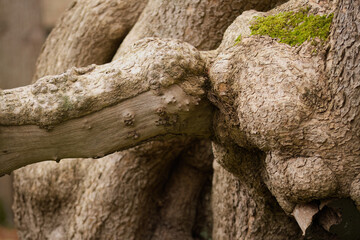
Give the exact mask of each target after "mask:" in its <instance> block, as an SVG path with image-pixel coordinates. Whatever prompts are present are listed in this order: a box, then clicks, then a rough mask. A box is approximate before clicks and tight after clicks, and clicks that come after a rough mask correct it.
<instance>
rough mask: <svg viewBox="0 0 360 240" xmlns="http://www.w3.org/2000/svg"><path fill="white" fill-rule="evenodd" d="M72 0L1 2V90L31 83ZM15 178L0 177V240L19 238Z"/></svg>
mask: <svg viewBox="0 0 360 240" xmlns="http://www.w3.org/2000/svg"><path fill="white" fill-rule="evenodd" d="M72 1H73V0H0V88H1V89H8V88H15V87H20V86H24V85H27V84H30V83H31V79H32V75H33V73H34V69H35V64H36V59H37V56H38V54H39V53H40V50H41V46H42V44H43V43H44V41H45V38H46V36H47V35H48V34H49V33H50V31H51V29H52V28H53V27H54V25H55V24H56V21H57V20H58V18H59V17H60V16H61V13H62V12H63V11H65V10H66V9H67V7H69V6H70V4H71V2H72ZM12 193H13V190H12V177H11V176H7V175H6V176H3V177H0V240H12V239H17V236H16V231H15V229H14V222H13V215H12V211H11V205H12Z"/></svg>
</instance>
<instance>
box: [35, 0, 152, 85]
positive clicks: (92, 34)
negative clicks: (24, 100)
mask: <svg viewBox="0 0 360 240" xmlns="http://www.w3.org/2000/svg"><path fill="white" fill-rule="evenodd" d="M146 3H147V1H127V0H121V1H113V0H105V1H104V0H95V1H94V0H92V1H88V0H77V1H74V2H73V3H72V5H71V6H70V8H69V9H68V10H67V11H66V12H65V14H64V15H63V16H62V19H61V20H60V21H59V22H58V24H57V25H56V27H55V28H54V29H53V31H52V32H51V33H50V36H49V37H48V38H47V41H46V43H45V45H44V47H43V49H42V52H41V54H40V57H39V58H38V62H37V68H36V73H35V75H34V78H33V80H34V81H36V80H37V79H39V78H40V77H43V76H45V75H49V74H60V73H63V72H65V71H66V70H67V69H68V68H70V67H84V66H87V65H90V64H103V63H106V62H109V61H110V60H111V58H112V57H113V55H114V53H115V52H116V49H117V48H118V47H119V44H120V43H121V41H122V39H123V38H124V37H125V36H126V34H127V33H128V32H129V31H130V29H131V27H132V26H133V25H134V24H135V22H136V20H137V18H138V16H139V15H140V13H141V11H142V10H143V8H144V7H145V5H146ZM64 49H66V50H64Z"/></svg>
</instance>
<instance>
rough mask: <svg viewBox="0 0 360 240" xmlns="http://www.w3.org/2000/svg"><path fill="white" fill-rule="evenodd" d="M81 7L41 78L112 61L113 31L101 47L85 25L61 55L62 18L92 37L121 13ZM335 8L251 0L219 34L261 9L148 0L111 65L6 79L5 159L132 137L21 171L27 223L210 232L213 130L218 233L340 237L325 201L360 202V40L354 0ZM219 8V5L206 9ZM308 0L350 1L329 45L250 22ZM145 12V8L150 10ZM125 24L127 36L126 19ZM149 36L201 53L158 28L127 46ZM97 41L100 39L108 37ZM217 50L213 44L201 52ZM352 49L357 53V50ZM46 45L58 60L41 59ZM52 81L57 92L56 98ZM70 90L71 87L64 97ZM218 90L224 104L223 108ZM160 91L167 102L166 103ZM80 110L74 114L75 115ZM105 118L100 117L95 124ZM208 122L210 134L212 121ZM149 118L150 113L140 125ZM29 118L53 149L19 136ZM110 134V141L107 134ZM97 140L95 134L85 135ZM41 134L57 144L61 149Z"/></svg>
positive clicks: (65, 230) (91, 233) (156, 234)
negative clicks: (291, 38) (11, 84)
mask: <svg viewBox="0 0 360 240" xmlns="http://www.w3.org/2000/svg"><path fill="white" fill-rule="evenodd" d="M93 2H94V3H95V2H97V1H95V0H94V1H93ZM275 3H276V2H266V1H261V2H259V4H257V6H261V7H262V8H263V9H271V8H272V7H273V5H274V4H275ZM81 4H84V3H83V2H82V1H78V2H77V3H76V5H75V6H74V7H73V8H72V9H70V10H69V12H68V13H67V14H66V15H65V16H67V17H64V18H63V20H62V22H61V23H60V24H59V25H58V27H57V28H56V29H55V31H54V33H53V35H51V36H50V37H49V39H48V41H47V43H46V45H45V47H44V50H43V53H42V55H41V56H40V58H39V62H38V75H37V76H43V75H45V74H57V73H59V72H58V71H60V72H61V71H64V70H65V69H67V68H70V67H72V66H77V67H79V66H83V65H87V64H89V63H94V62H95V63H99V62H97V61H100V62H101V61H102V62H106V61H107V60H109V59H110V58H112V57H113V56H112V55H114V53H115V52H114V48H113V46H114V44H115V43H114V42H112V43H111V44H110V43H109V42H111V38H110V41H107V39H108V38H97V37H96V38H91V39H89V41H94V44H95V45H91V44H92V42H91V44H88V43H84V42H83V41H81V40H83V36H82V35H81V34H74V35H72V36H73V38H71V41H68V42H67V44H69V46H72V45H71V44H72V42H73V41H74V42H76V43H77V45H76V46H77V47H74V48H69V54H63V53H61V54H60V52H59V51H60V48H59V47H58V48H56V47H54V46H53V45H54V44H55V45H56V46H58V44H59V42H64V43H65V42H66V41H65V39H67V36H68V34H72V32H74V29H72V28H69V27H66V26H67V25H68V24H72V25H71V26H72V27H75V28H77V32H79V33H81V32H83V31H86V32H88V31H89V30H91V31H89V33H88V34H90V35H91V36H100V35H101V34H100V32H102V31H105V30H103V29H106V31H108V30H109V29H113V28H112V27H113V25H114V26H115V28H116V29H119V27H118V22H117V21H115V20H111V18H112V17H114V18H113V19H116V18H117V17H118V15H116V14H115V15H114V14H111V12H112V11H115V9H116V6H119V5H116V4H110V3H106V4H105V5H101V4H100V5H96V6H102V7H103V8H101V9H103V10H104V11H100V12H97V14H93V15H89V16H91V17H89V16H88V15H86V14H87V12H88V11H82V9H83V8H86V7H87V5H81ZM124 4H125V2H124ZM213 4H215V5H213ZM216 4H219V5H216ZM332 4H333V3H332V2H326V1H324V2H320V3H319V4H317V3H314V2H312V1H305V0H304V1H290V2H288V3H285V4H284V5H281V6H279V7H277V8H275V9H272V10H271V11H270V12H268V13H258V12H256V11H249V12H245V13H244V14H242V15H241V16H239V17H238V18H236V20H235V21H234V22H233V24H232V25H231V26H230V27H229V28H228V31H226V32H225V34H223V31H224V30H225V28H226V27H227V26H228V25H229V24H230V23H231V22H232V21H233V20H234V19H235V17H236V16H237V15H238V14H240V13H241V12H242V11H244V10H245V9H248V7H249V8H253V7H252V5H249V3H248V2H245V1H222V2H221V3H220V2H216V3H214V2H213V1H205V0H204V1H197V2H196V3H195V2H194V1H185V2H184V3H182V4H177V3H173V2H170V1H156V0H154V1H152V0H150V1H149V3H148V5H147V6H146V7H145V9H144V11H143V12H142V14H141V16H140V18H139V20H138V22H137V23H136V24H135V25H134V28H133V29H132V30H131V31H130V32H129V34H128V35H127V36H126V38H125V40H124V41H123V42H122V43H121V45H120V48H119V50H118V53H117V54H116V55H115V57H114V59H115V60H114V61H113V62H112V63H110V64H105V65H103V66H90V67H87V68H81V69H72V70H69V72H67V73H65V74H62V75H59V76H49V77H46V78H43V79H40V80H38V82H37V83H35V84H34V85H32V86H29V87H24V88H21V89H15V90H12V91H4V92H3V93H2V97H3V101H2V102H3V103H2V107H1V108H2V109H3V110H2V112H1V114H3V115H2V116H3V118H2V119H3V120H2V122H1V124H2V125H4V126H3V127H2V129H1V132H0V133H4V134H3V135H2V137H1V139H5V138H8V139H9V140H8V141H7V143H6V144H7V145H4V146H7V147H8V148H9V150H8V151H7V152H3V153H1V155H0V161H2V163H8V164H9V165H11V164H14V163H16V158H15V157H14V156H16V154H19V153H21V151H23V154H22V156H21V157H20V158H19V159H20V160H19V162H20V164H19V165H16V166H15V167H16V168H17V167H19V166H22V165H25V164H26V163H31V162H33V161H35V159H34V158H33V157H32V156H31V155H30V154H24V153H25V152H26V153H27V152H29V153H31V154H34V156H36V157H39V159H38V160H45V159H46V158H48V157H49V156H50V155H51V154H52V155H54V153H55V157H54V158H55V159H58V158H62V157H83V156H88V157H92V156H94V155H95V154H98V156H101V155H103V154H107V153H110V152H113V151H116V150H121V149H124V148H129V147H131V146H134V145H139V146H137V147H135V148H133V149H131V150H126V151H123V152H121V153H115V154H112V155H110V156H107V157H104V158H102V159H97V160H90V159H87V160H85V159H82V160H63V161H61V162H60V164H55V163H50V162H47V163H40V164H36V165H32V166H28V167H26V168H24V169H21V170H18V171H17V172H16V175H15V176H16V188H17V190H16V203H15V206H14V209H15V214H16V220H17V224H18V225H19V230H20V235H21V236H22V237H23V238H35V239H36V238H51V239H69V238H70V239H72V238H76V239H93V238H94V239H98V238H105V239H107V238H126V239H152V238H153V239H193V238H201V239H206V238H209V234H208V233H207V232H206V231H205V230H204V229H205V228H206V227H204V226H211V223H210V222H209V221H211V216H209V215H211V214H203V213H200V212H196V211H197V210H198V211H199V210H200V211H208V210H207V209H208V208H207V207H206V204H205V207H202V208H201V205H202V203H203V202H204V199H205V197H206V196H207V195H208V193H206V192H205V193H204V194H200V193H201V191H202V189H204V184H205V183H206V179H207V178H208V177H209V174H211V169H210V165H211V164H210V163H211V160H212V158H211V153H210V151H209V142H208V140H206V139H209V136H210V138H211V139H212V140H213V141H214V143H213V153H214V157H215V160H216V161H217V162H218V163H219V164H220V165H221V166H222V167H224V168H225V169H226V171H225V170H224V169H222V168H221V167H220V166H219V165H217V164H216V163H215V165H214V170H215V175H214V179H213V182H212V190H213V191H212V206H211V209H212V214H213V229H212V233H213V238H214V239H234V238H235V239H236V238H239V239H301V238H302V237H301V229H302V230H303V233H304V234H306V235H309V236H310V235H313V236H317V237H319V236H322V237H323V238H324V236H326V238H327V239H330V238H334V237H335V236H334V235H333V234H332V233H330V232H331V230H332V229H331V226H332V225H334V223H335V221H337V220H338V218H336V217H335V216H338V215H337V214H338V213H337V210H336V209H335V210H331V208H330V204H329V202H331V201H333V200H334V199H335V198H349V197H350V198H352V200H353V201H355V203H357V204H359V199H360V197H359V196H360V193H359V192H360V190H359V189H360V187H359V178H360V177H359V173H360V169H359V164H358V162H359V148H358V146H359V141H358V140H359V137H358V134H357V133H358V129H357V126H358V124H359V123H358V122H359V120H358V119H357V118H358V115H359V114H358V109H359V107H358V101H357V98H358V96H359V94H357V91H358V89H357V86H358V84H357V82H358V79H357V78H356V77H355V75H354V74H355V73H356V72H357V70H358V69H357V68H358V66H359V65H358V61H359V60H358V59H357V52H356V50H358V39H357V38H356V36H357V35H356V34H355V35H352V32H356V31H357V28H356V25H355V20H356V19H357V17H358V14H359V13H358V9H359V6H358V3H354V2H353V1H345V0H344V1H340V2H338V3H336V4H338V5H332ZM90 5H91V3H90V4H89V6H90ZM120 5H121V4H120ZM125 5H126V4H125ZM91 6H92V7H93V5H91ZM214 6H215V9H216V10H217V11H212V10H211V9H213V8H214ZM220 6H221V7H220ZM304 6H309V9H310V12H311V13H330V12H331V9H335V8H336V7H337V8H338V9H342V10H340V11H338V12H337V13H336V15H335V17H334V26H333V34H332V35H331V39H330V41H329V46H330V47H331V48H330V50H329V48H327V46H324V47H323V46H313V45H312V44H311V43H310V42H306V43H304V44H302V45H300V46H297V47H290V46H288V45H286V44H281V43H278V42H276V41H275V40H274V39H271V38H269V37H264V36H250V32H249V30H248V28H247V26H249V25H250V21H251V20H252V17H253V16H259V15H267V14H273V13H276V12H282V11H288V10H299V9H301V8H303V7H304ZM112 7H115V8H114V9H112ZM137 9H140V10H139V12H140V11H141V6H138V8H137ZM117 10H118V9H117ZM117 10H116V11H117ZM89 11H90V10H89ZM124 11H125V12H127V11H126V10H124ZM136 12H138V11H136ZM157 12H159V13H157ZM213 13H214V14H213ZM83 14H85V15H84V16H85V17H84V16H83ZM212 14H213V15H212ZM104 15H106V16H108V17H109V18H108V19H107V21H106V23H107V24H106V25H101V26H103V27H99V28H90V27H89V26H92V25H88V23H91V24H94V23H98V22H100V23H101V22H102V21H101V19H102V17H103V16H104ZM72 16H79V18H77V17H74V18H72ZM96 17H98V18H99V19H98V20H97V19H96ZM198 17H200V19H197V18H198ZM82 18H83V19H85V20H81V19H82ZM194 18H195V19H194ZM71 19H74V20H71ZM79 19H80V20H79ZM109 19H110V20H109ZM230 19H231V20H230ZM76 21H80V22H81V24H76ZM174 22H176V23H177V24H174ZM199 22H202V23H203V24H198V23H199ZM73 23H74V24H73ZM134 23H135V22H134ZM350 23H354V25H353V28H351V30H342V29H343V28H344V29H345V25H346V24H350ZM224 26H225V27H224ZM121 29H123V28H121ZM219 29H220V30H219ZM57 31H58V33H56V32H57ZM336 31H341V32H344V34H345V37H339V36H340V35H339V34H336ZM119 32H121V34H120V35H121V36H122V37H125V36H124V34H123V33H124V32H123V31H119ZM239 34H241V36H242V39H241V42H240V43H238V44H236V45H235V38H234V36H238V35H239ZM90 35H89V36H90ZM154 36H156V37H162V38H163V37H171V38H179V39H180V40H185V41H188V42H189V43H190V44H192V45H194V46H195V47H197V48H198V49H195V48H193V47H191V46H190V45H189V44H186V43H181V42H179V41H175V40H170V39H164V40H161V39H157V38H150V39H147V40H140V41H139V42H137V43H136V44H133V42H134V41H136V40H139V39H142V38H144V37H154ZM213 36H216V37H215V38H213ZM353 36H354V37H353ZM98 39H101V41H106V42H107V43H106V44H105V43H104V44H101V42H100V41H98ZM209 39H210V40H209ZM216 39H218V40H216ZM221 39H223V40H222V42H221V43H220V40H221ZM349 39H350V40H349ZM348 41H349V42H348ZM118 43H119V42H117V44H118ZM88 46H96V54H95V53H94V54H90V55H88V51H86V52H84V51H82V49H87V47H88ZM217 46H218V48H217V49H215V50H213V51H202V52H199V51H198V50H212V49H214V48H216V47H217ZM345 47H350V48H351V49H353V50H354V51H353V52H355V53H348V52H347V50H344V48H345ZM80 49H81V51H80ZM315 50H317V51H315ZM89 51H93V49H92V47H90V50H89ZM58 52H59V54H58ZM82 54H84V57H82ZM347 54H349V55H347ZM351 54H353V55H351ZM100 55H101V56H105V55H106V58H101V57H99V56H100ZM51 56H57V57H58V59H57V60H56V61H53V62H47V61H46V59H48V58H51ZM344 56H349V57H350V58H347V57H346V58H344ZM348 59H351V61H355V63H354V64H353V65H352V62H351V63H350V62H347V61H350V60H348ZM90 60H91V61H90ZM336 63H338V64H336ZM345 66H346V67H345ZM347 66H349V67H347ZM53 85H54V86H55V87H56V89H60V90H59V91H58V90H55V91H54V92H55V93H54V94H51V93H50V92H51V89H52V88H53V87H52V86H53ZM79 86H80V87H81V88H83V89H85V91H81V89H79ZM345 86H346V87H345ZM51 87H52V88H51ZM54 89H55V88H54ZM77 89H78V91H77ZM174 89H177V90H176V91H178V93H179V94H180V95H176V94H175V92H174V91H175V90H174ZM339 91H340V93H339ZM144 94H148V95H144ZM205 94H207V95H205ZM64 95H65V96H71V97H72V98H69V99H67V101H65V100H64V99H63V101H60V100H59V99H61V98H62V97H63V96H64ZM23 96H24V97H23ZM39 96H41V99H42V101H43V102H48V101H49V102H53V104H50V105H47V106H46V105H43V111H40V112H39V114H35V115H34V114H32V113H31V112H29V111H27V110H28V109H29V108H30V107H29V106H33V105H36V104H41V103H42V102H41V99H40V100H39ZM143 96H145V97H144V99H145V101H146V100H148V102H149V103H148V104H147V106H152V105H155V108H152V107H148V109H146V108H143V107H140V108H139V109H140V110H141V111H140V112H136V110H137V108H136V107H134V106H137V102H138V99H139V98H141V97H143ZM205 96H206V97H207V98H208V99H206V98H205ZM201 98H202V99H203V101H201V102H200V101H199V100H200V99H201ZM157 99H159V102H157V101H158V100H157ZM161 99H162V100H163V101H164V102H161V101H162V100H161ZM344 99H346V100H344ZM178 101H179V102H178ZM21 102H23V103H24V104H25V105H24V104H20V103H21ZM58 102H60V103H62V104H60V105H59V104H58V105H57V104H56V103H58ZM69 102H70V103H71V104H69ZM209 102H211V103H212V104H213V105H214V106H216V109H215V112H214V113H213V112H212V110H211V108H209V107H208V106H209ZM64 103H65V104H64ZM163 103H168V104H169V106H165V107H160V105H159V106H157V104H163ZM26 104H28V105H29V106H28V105H26ZM124 104H125V105H124ZM131 104H134V105H131ZM172 104H173V105H172ZM143 105H144V104H143V103H141V104H140V106H143ZM170 105H171V106H173V107H170ZM159 107H160V108H159ZM11 109H13V110H14V109H15V110H16V111H12V112H11ZM114 109H115V110H114ZM201 111H204V113H203V112H201ZM117 112H122V113H123V115H122V116H120V122H121V124H116V116H117V115H116V113H117ZM168 112H169V113H171V114H170V115H176V117H175V118H174V117H171V116H169V115H168ZM205 112H207V113H209V115H206V113H205ZM196 113H199V115H196ZM12 114H13V115H12ZM141 114H143V115H141ZM138 115H139V116H141V117H140V119H137V118H136V116H138ZM210 115H211V116H210ZM107 116H110V117H107ZM147 116H148V117H149V118H146V117H147ZM180 116H181V117H180ZM87 118H89V120H88V121H87V122H84V124H83V125H81V124H80V121H85V120H87ZM101 118H104V121H103V122H102V121H95V120H96V119H101ZM211 118H212V119H211ZM174 119H176V121H174ZM193 119H197V120H193ZM177 120H179V121H180V123H179V125H178V123H177ZM211 120H212V122H213V129H212V131H210V130H209V128H208V127H207V124H209V123H210V121H211ZM75 121H78V122H79V124H78V127H77V124H76V122H75ZM92 121H93V122H92ZM142 121H144V122H147V123H151V122H152V123H153V124H147V125H146V124H145V125H141V123H142ZM95 122H98V125H96V124H95ZM112 122H115V124H111V123H112ZM23 124H32V125H38V126H40V127H42V128H45V129H47V131H46V130H44V129H38V128H37V127H36V126H32V125H25V126H21V125H23ZM87 124H90V125H91V128H90V129H92V130H91V131H90V133H85V132H87V131H85V130H76V129H81V127H87V126H88V125H87ZM137 124H140V125H137ZM196 124H199V125H196ZM19 125H20V126H19ZM67 126H71V127H73V129H72V128H71V129H72V130H70V134H72V135H69V136H76V135H78V136H80V138H78V139H77V138H74V137H68V138H66V137H65V138H61V137H60V138H59V134H60V133H62V132H66V131H69V130H68V129H70V128H68V127H67ZM199 126H202V127H199ZM29 127H31V128H33V129H34V131H32V132H31V134H30V136H34V135H35V134H37V133H36V132H40V133H41V134H43V135H44V136H47V137H48V138H47V139H44V137H40V138H39V144H40V145H41V146H43V147H44V148H43V149H41V148H40V149H39V148H38V151H37V152H36V153H35V151H34V150H33V148H28V149H27V147H26V145H27V144H29V142H31V140H30V139H29V138H27V139H26V138H25V139H21V138H19V137H18V136H19V133H20V132H21V131H22V129H25V128H29ZM93 128H94V129H93ZM103 129H108V131H104V130H103ZM127 129H135V130H132V131H130V130H127ZM75 130H76V131H75ZM340 130H344V131H340ZM27 131H28V130H27ZM140 131H142V132H141V133H140V134H139V132H140ZM97 132H98V134H97V135H96V134H94V135H91V133H97ZM101 132H105V136H106V137H107V138H108V139H104V138H102V139H101V140H99V138H100V137H102V136H101V134H100V133H101ZM113 132H114V133H113ZM124 133H125V134H126V133H128V135H127V136H128V137H126V136H124ZM129 134H130V135H129ZM174 134H175V135H177V137H176V138H169V139H171V140H168V141H166V142H164V141H160V142H159V141H152V142H149V143H145V144H141V143H142V142H144V141H151V140H153V138H154V137H159V136H160V137H164V135H168V136H174ZM43 135H40V136H43ZM89 137H90V138H91V141H90V144H88V143H87V142H88V141H89V140H83V139H86V138H89ZM95 137H96V139H94V140H93V138H95ZM194 137H202V138H205V140H201V141H199V140H198V139H194ZM84 141H87V142H86V143H84ZM47 142H49V143H51V144H54V145H55V146H56V148H54V150H52V149H51V146H47V145H46V144H47ZM99 142H100V143H99ZM35 143H36V141H35ZM62 144H64V145H63V146H64V147H61V145H62ZM140 144H141V145H140ZM23 146H25V147H23ZM67 148H68V149H69V151H66V149H67ZM79 149H80V150H79ZM45 150H47V151H48V153H47V152H46V151H45ZM51 151H53V152H51ZM46 154H48V155H46ZM49 154H50V155H49ZM13 167H14V166H10V168H8V170H9V169H12V168H13ZM229 172H230V173H231V174H233V176H231V175H229ZM166 180H167V181H168V182H167V183H166V182H165V181H166ZM35 189H36V190H35ZM205 189H207V191H208V190H209V189H210V188H205ZM69 193H71V194H69ZM49 200H50V201H49ZM49 202H50V203H49ZM233 209H235V213H234V212H233ZM309 209H313V210H314V211H310V212H309V211H308V210H309ZM331 214H332V215H331ZM354 214H356V213H354ZM54 215H57V216H61V217H58V218H54V217H53V216H54ZM201 215H203V216H204V217H203V218H201V217H200V216H201ZM289 215H293V216H294V218H292V217H290V216H289ZM329 216H330V218H329ZM324 219H327V220H326V221H325V220H324ZM328 219H330V222H329V221H328ZM197 220H198V221H201V222H200V224H199V222H198V223H196V221H197ZM295 220H296V221H297V223H298V225H299V226H298V225H297V224H296V222H295ZM29 222H31V224H29ZM336 223H337V222H336ZM64 226H68V227H64ZM198 226H200V227H198ZM204 232H205V233H206V234H205V233H204Z"/></svg>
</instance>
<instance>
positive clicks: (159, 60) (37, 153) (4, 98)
mask: <svg viewBox="0 0 360 240" xmlns="http://www.w3.org/2000/svg"><path fill="white" fill-rule="evenodd" d="M82 74H83V75H82ZM203 75H204V63H203V62H202V61H201V59H200V57H199V53H198V52H197V51H196V50H195V48H193V47H191V46H190V45H188V44H184V43H181V42H179V41H173V40H172V41H170V40H169V41H164V40H158V39H147V40H142V41H140V42H139V43H138V44H137V45H135V46H134V48H133V49H132V51H131V53H129V54H127V55H126V56H124V58H123V59H122V60H121V61H116V62H113V63H111V64H107V65H103V66H90V67H88V68H81V69H72V70H69V71H68V72H67V73H65V74H62V75H58V76H50V77H45V78H43V79H40V80H39V81H37V83H36V84H34V85H30V86H27V87H22V88H17V89H12V90H5V91H3V92H2V93H1V96H0V102H1V111H0V119H1V120H0V124H1V125H2V126H0V139H1V146H0V149H1V152H0V165H1V169H0V174H4V173H8V172H10V171H12V170H14V169H16V168H19V167H22V166H25V165H27V164H30V163H34V162H38V161H41V160H49V159H62V158H68V157H95V156H103V155H105V154H108V153H111V152H114V151H117V150H122V149H126V148H129V147H131V146H134V145H136V144H139V143H140V142H143V141H146V140H149V139H153V138H155V137H158V136H162V137H166V136H171V135H174V134H175V135H178V134H181V135H189V136H197V137H204V136H208V135H209V126H210V122H211V116H210V114H211V109H210V105H209V104H208V103H207V102H206V101H202V100H201V98H202V96H203V93H204V91H203V90H202V87H203V84H204V81H205V78H204V77H203ZM80 117H81V118H80ZM38 126H40V127H42V128H39V127H38ZM44 128H45V129H44Z"/></svg>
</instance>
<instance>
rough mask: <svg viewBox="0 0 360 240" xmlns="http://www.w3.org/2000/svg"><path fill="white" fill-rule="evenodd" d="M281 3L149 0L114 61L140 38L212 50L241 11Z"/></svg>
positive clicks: (263, 0) (271, 0)
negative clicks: (179, 40) (169, 39)
mask: <svg viewBox="0 0 360 240" xmlns="http://www.w3.org/2000/svg"><path fill="white" fill-rule="evenodd" d="M281 2H284V0H255V1H244V0H221V1H211V0H197V1H189V0H186V1H171V0H165V1H164V0H150V1H149V4H148V5H147V7H146V8H145V9H144V11H143V13H142V14H141V16H140V18H139V20H138V21H137V23H136V24H135V26H134V28H133V29H132V30H131V32H130V33H129V34H128V35H127V36H126V38H125V39H124V41H123V42H122V44H121V46H120V48H119V50H118V52H117V53H116V55H115V57H114V58H115V59H117V58H119V57H121V55H122V54H123V53H124V52H126V51H127V48H128V47H129V46H130V45H131V44H132V43H134V42H136V41H137V40H140V39H142V38H144V37H168V38H175V39H181V40H183V41H185V42H188V43H190V44H192V45H193V46H195V47H196V48H197V49H199V50H211V49H215V48H216V47H217V46H218V45H219V43H220V42H221V39H222V35H223V33H224V31H225V30H226V28H227V27H228V26H229V25H230V24H231V23H232V22H233V21H234V19H235V18H236V17H237V16H239V15H240V14H241V13H242V12H244V11H246V10H249V9H256V10H259V11H263V10H268V9H271V8H272V7H273V6H275V5H276V4H279V3H281Z"/></svg>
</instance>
